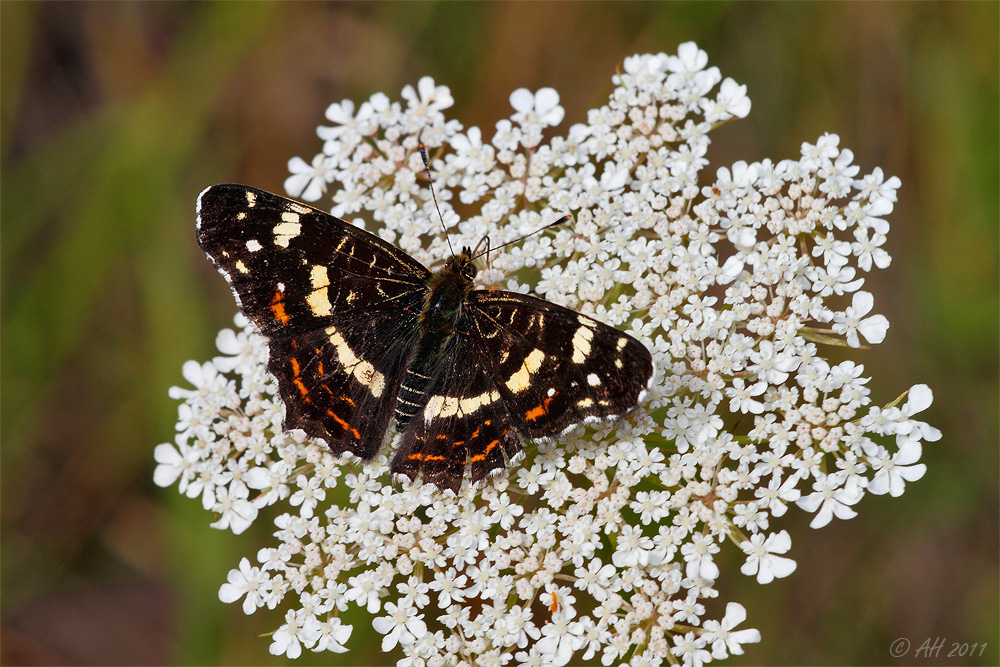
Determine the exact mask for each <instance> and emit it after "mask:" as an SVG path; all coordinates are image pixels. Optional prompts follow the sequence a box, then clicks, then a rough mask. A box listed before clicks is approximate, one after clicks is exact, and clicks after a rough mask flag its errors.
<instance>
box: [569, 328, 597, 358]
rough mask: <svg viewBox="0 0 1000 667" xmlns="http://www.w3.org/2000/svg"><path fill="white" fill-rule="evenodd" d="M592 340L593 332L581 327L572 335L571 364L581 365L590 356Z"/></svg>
mask: <svg viewBox="0 0 1000 667" xmlns="http://www.w3.org/2000/svg"><path fill="white" fill-rule="evenodd" d="M593 338H594V330H593V329H591V328H589V327H588V326H586V325H585V324H584V325H581V326H580V328H579V329H577V330H576V333H575V334H573V363H574V364H582V363H583V362H584V361H585V360H586V359H587V356H588V355H589V354H590V341H591V340H592V339H593Z"/></svg>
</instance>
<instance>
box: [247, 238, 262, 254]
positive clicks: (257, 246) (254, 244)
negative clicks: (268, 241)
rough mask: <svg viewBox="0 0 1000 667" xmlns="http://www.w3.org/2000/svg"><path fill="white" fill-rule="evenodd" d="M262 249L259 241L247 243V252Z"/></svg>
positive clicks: (251, 240) (253, 240) (252, 240)
mask: <svg viewBox="0 0 1000 667" xmlns="http://www.w3.org/2000/svg"><path fill="white" fill-rule="evenodd" d="M263 247H264V246H262V245H261V244H260V241H258V240H257V239H250V240H249V241H247V250H249V251H250V252H257V251H258V250H260V249H261V248H263Z"/></svg>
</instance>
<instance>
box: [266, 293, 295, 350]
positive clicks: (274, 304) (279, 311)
mask: <svg viewBox="0 0 1000 667" xmlns="http://www.w3.org/2000/svg"><path fill="white" fill-rule="evenodd" d="M281 299H282V296H281V292H275V293H274V299H273V300H272V301H271V312H273V313H274V319H275V320H276V321H278V322H280V323H281V324H288V322H289V320H291V318H290V317H288V313H286V312H285V302H284V301H282V300H281ZM292 345H293V346H294V345H295V341H292Z"/></svg>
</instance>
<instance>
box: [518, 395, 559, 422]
mask: <svg viewBox="0 0 1000 667" xmlns="http://www.w3.org/2000/svg"><path fill="white" fill-rule="evenodd" d="M551 402H552V397H551V396H550V397H549V398H546V399H545V400H544V401H542V402H541V403H539V404H538V405H536V406H535V407H533V408H531V409H530V410H528V413H527V414H526V415H524V418H525V419H527V420H528V421H530V422H533V421H536V420H537V419H538V418H539V417H541V416H542V415H547V414H549V403H551Z"/></svg>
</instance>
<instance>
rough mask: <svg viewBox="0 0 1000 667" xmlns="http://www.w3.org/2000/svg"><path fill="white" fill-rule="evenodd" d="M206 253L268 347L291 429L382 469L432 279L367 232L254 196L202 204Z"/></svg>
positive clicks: (238, 191) (212, 197) (211, 195)
mask: <svg viewBox="0 0 1000 667" xmlns="http://www.w3.org/2000/svg"><path fill="white" fill-rule="evenodd" d="M198 242H199V243H200V244H201V246H202V248H203V249H204V250H205V252H206V253H207V254H208V256H209V257H210V258H211V260H212V262H213V263H214V264H215V265H216V267H217V268H218V269H219V271H220V273H222V274H223V276H225V278H226V280H227V281H228V282H229V284H230V286H231V287H232V288H233V292H234V294H235V295H236V299H237V302H238V303H239V305H240V308H241V309H242V310H243V313H244V314H245V315H246V316H247V318H248V319H249V320H250V321H251V322H253V323H254V324H255V325H256V326H257V328H258V329H260V330H261V332H262V333H263V334H264V335H266V336H267V337H268V339H269V351H270V361H269V364H268V369H269V370H270V371H271V373H272V374H273V375H274V376H275V377H276V378H277V380H278V387H279V392H280V395H281V398H282V400H283V401H284V403H285V407H286V417H285V427H286V428H302V429H304V430H305V431H306V432H307V433H309V434H310V435H311V436H314V437H320V438H323V439H324V440H326V442H327V444H328V445H329V446H330V448H331V449H332V450H333V451H334V452H335V453H341V452H345V451H349V452H352V453H354V454H357V455H358V456H361V457H362V458H371V457H372V456H374V455H375V453H376V452H377V451H378V448H379V446H380V445H381V443H382V439H383V436H384V434H385V430H386V427H387V425H388V423H389V419H390V418H391V416H392V408H393V405H394V401H395V396H396V393H397V392H398V389H399V384H400V380H401V377H402V374H403V372H404V371H405V368H406V361H407V358H408V355H409V353H410V350H411V349H412V346H413V344H414V341H415V340H416V338H417V336H418V331H419V313H420V309H421V307H422V304H423V299H424V297H425V295H426V293H427V278H428V276H429V275H430V273H429V272H428V271H427V269H426V268H424V267H423V266H422V265H421V264H420V263H418V262H417V261H415V260H414V259H412V258H411V257H409V256H408V255H406V254H405V253H403V252H402V251H400V250H399V249H397V248H395V247H394V246H392V245H391V244H389V243H386V242H385V241H382V240H381V239H379V238H378V237H376V236H373V235H371V234H369V233H367V232H365V231H364V230H361V229H359V228H357V227H354V226H353V225H350V224H348V223H346V222H344V221H342V220H339V219H337V218H335V217H333V216H331V215H329V214H327V213H324V212H322V211H319V210H317V209H314V208H311V207H309V206H306V205H304V204H300V203H298V202H295V201H292V200H290V199H286V198H284V197H281V196H278V195H274V194H271V193H268V192H265V191H263V190H258V189H256V188H251V187H247V186H244V185H216V186H212V187H210V188H208V189H207V190H205V191H204V192H203V193H202V194H201V196H200V197H199V199H198Z"/></svg>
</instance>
